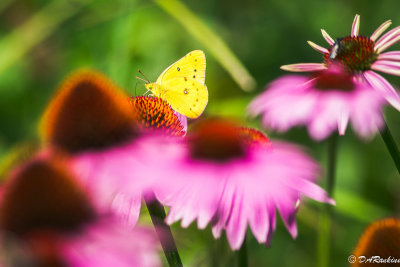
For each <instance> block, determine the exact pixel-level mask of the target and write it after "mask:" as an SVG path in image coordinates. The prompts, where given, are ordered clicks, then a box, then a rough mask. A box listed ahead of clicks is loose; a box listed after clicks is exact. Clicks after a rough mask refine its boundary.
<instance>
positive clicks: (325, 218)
mask: <svg viewBox="0 0 400 267" xmlns="http://www.w3.org/2000/svg"><path fill="white" fill-rule="evenodd" d="M337 137H338V136H337V134H334V135H332V136H331V137H330V138H329V140H328V163H327V165H328V166H327V185H326V192H327V193H328V195H329V197H332V196H333V193H334V188H335V176H336V161H337ZM332 216H333V207H332V205H330V204H325V205H324V207H323V211H322V213H321V217H320V226H319V227H320V228H319V236H318V260H317V266H318V267H328V266H329V262H330V255H329V254H330V250H331V243H332V240H331V234H332V233H331V232H332V230H331V227H332Z"/></svg>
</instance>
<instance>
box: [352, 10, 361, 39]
mask: <svg viewBox="0 0 400 267" xmlns="http://www.w3.org/2000/svg"><path fill="white" fill-rule="evenodd" d="M359 29H360V15H358V14H357V15H356V16H355V17H354V20H353V25H352V26H351V37H356V36H358V31H359Z"/></svg>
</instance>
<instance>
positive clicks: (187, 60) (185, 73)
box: [156, 50, 206, 85]
mask: <svg viewBox="0 0 400 267" xmlns="http://www.w3.org/2000/svg"><path fill="white" fill-rule="evenodd" d="M175 77H184V78H186V79H192V80H195V81H196V82H198V83H201V84H203V85H204V82H205V79H206V56H205V54H204V52H203V51H201V50H194V51H192V52H189V53H188V54H187V55H186V56H184V57H183V58H181V59H180V60H178V61H177V62H175V63H174V64H172V65H171V66H169V67H168V68H166V69H165V70H164V71H163V73H161V75H160V76H159V77H158V79H157V81H156V83H158V84H159V85H164V84H165V82H166V81H167V80H169V79H172V78H175Z"/></svg>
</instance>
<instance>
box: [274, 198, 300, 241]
mask: <svg viewBox="0 0 400 267" xmlns="http://www.w3.org/2000/svg"><path fill="white" fill-rule="evenodd" d="M295 203H296V202H295V201H291V200H290V201H284V200H283V199H280V200H278V201H275V205H276V206H277V207H278V210H279V213H280V214H281V217H282V220H283V223H284V224H285V226H286V229H287V230H288V231H289V233H290V235H291V236H292V238H296V237H297V225H296V209H295Z"/></svg>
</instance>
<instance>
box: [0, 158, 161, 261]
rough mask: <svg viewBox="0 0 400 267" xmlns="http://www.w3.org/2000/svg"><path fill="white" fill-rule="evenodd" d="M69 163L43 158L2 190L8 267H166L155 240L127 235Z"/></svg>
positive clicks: (140, 232) (1, 226)
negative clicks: (97, 205)
mask: <svg viewBox="0 0 400 267" xmlns="http://www.w3.org/2000/svg"><path fill="white" fill-rule="evenodd" d="M68 168H69V167H68V162H67V161H66V160H65V158H64V157H61V156H59V155H55V154H52V155H51V156H50V155H44V154H43V155H40V156H38V157H36V158H34V159H32V160H30V161H28V162H27V163H26V164H24V165H23V166H21V167H20V168H18V169H17V170H15V171H14V172H13V173H12V174H11V175H10V177H9V178H8V179H7V181H6V183H5V185H4V186H3V188H2V195H1V199H0V215H1V216H0V230H1V241H2V248H3V252H5V253H4V260H5V263H7V266H8V265H10V266H40V267H47V266H52V267H56V266H66V267H85V266H104V267H106V266H107V267H108V266H115V267H117V266H121V267H122V266H126V267H128V266H148V267H151V266H160V265H161V263H160V260H159V258H158V256H157V245H156V240H155V238H154V237H153V236H152V235H151V234H150V232H148V231H147V230H145V229H142V228H139V227H137V228H136V229H135V230H133V231H124V230H123V229H121V227H120V225H119V223H118V222H116V221H115V220H114V219H113V218H112V217H110V216H109V214H106V213H102V212H101V211H98V210H96V208H95V207H94V206H93V205H92V201H93V199H92V198H91V196H90V195H88V194H86V192H85V191H84V189H83V188H81V186H80V184H79V182H78V180H77V179H76V177H75V176H74V175H73V174H72V173H71V172H70V171H69V169H68Z"/></svg>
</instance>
